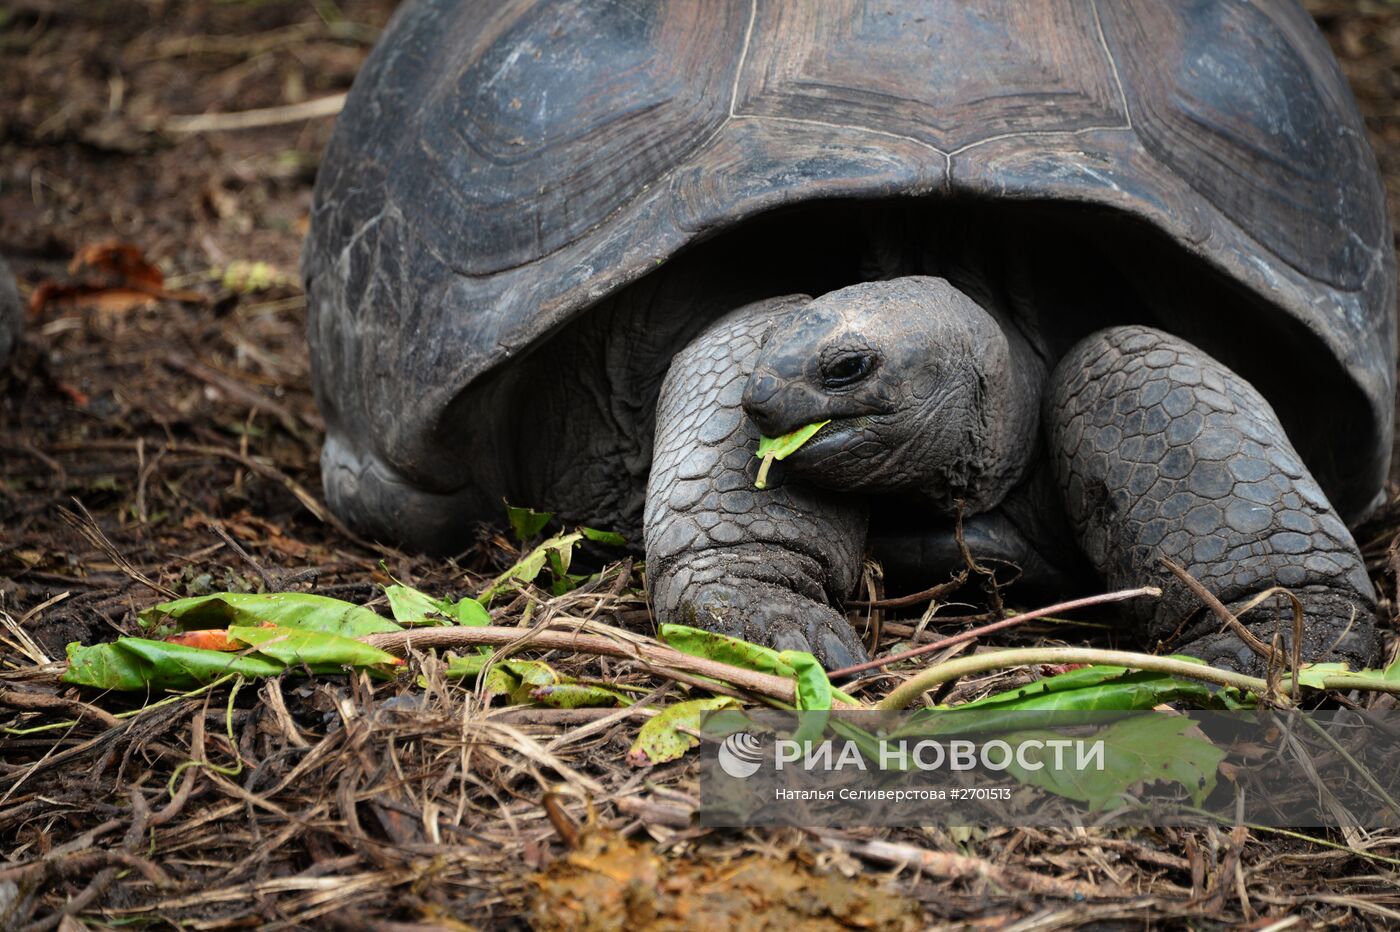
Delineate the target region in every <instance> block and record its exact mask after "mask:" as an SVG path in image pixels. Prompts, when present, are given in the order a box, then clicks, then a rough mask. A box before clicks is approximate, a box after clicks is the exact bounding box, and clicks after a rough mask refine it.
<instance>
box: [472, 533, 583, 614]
mask: <svg viewBox="0 0 1400 932" xmlns="http://www.w3.org/2000/svg"><path fill="white" fill-rule="evenodd" d="M581 540H583V534H582V533H581V532H579V531H574V532H573V533H571V534H559V535H557V536H555V537H551V538H550V539H549V540H547V541H545V542H544V543H542V544H540V545H539V546H538V547H536V548H535V549H534V550H531V551H530V552H529V553H528V554H526V555H525V558H524V559H522V560H521V561H520V562H519V563H517V564H515V565H514V566H512V567H511V568H510V569H508V570H506V571H505V572H504V573H502V574H501V575H499V576H497V577H496V578H495V579H493V580H492V581H491V584H490V585H489V586H487V587H486V588H485V589H483V590H482V592H481V596H480V597H479V598H480V601H481V602H482V603H484V604H485V603H489V602H490V601H491V599H493V598H494V597H495V596H496V595H497V594H499V593H500V592H501V591H503V590H506V589H514V588H516V587H517V586H519V585H522V584H524V583H531V582H534V581H535V577H537V576H539V575H540V571H541V570H543V569H544V567H545V563H546V561H547V560H548V558H549V554H551V553H554V554H557V555H558V557H559V565H560V566H562V567H563V572H568V569H569V561H570V560H571V559H572V558H573V553H574V546H575V545H576V544H578V542H579V541H581ZM556 572H558V571H557V570H556Z"/></svg>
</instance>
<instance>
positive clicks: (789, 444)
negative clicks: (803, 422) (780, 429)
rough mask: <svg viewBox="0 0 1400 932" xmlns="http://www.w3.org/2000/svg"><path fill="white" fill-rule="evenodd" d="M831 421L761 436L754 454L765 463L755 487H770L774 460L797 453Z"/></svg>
mask: <svg viewBox="0 0 1400 932" xmlns="http://www.w3.org/2000/svg"><path fill="white" fill-rule="evenodd" d="M830 423H831V421H830V420H825V421H817V422H816V423H815V424H808V425H807V426H806V427H799V428H797V430H795V431H793V432H792V433H790V434H783V435H782V436H781V437H759V438H758V450H757V451H756V452H755V453H754V456H757V457H758V458H759V459H761V460H763V465H762V466H760V467H758V478H757V479H755V480H754V487H755V488H759V489H766V488H767V487H768V470H769V468H770V467H772V465H773V461H774V460H783V459H787V458H788V457H789V456H791V455H792V454H794V453H796V452H797V451H798V449H799V448H800V447H801V446H802V445H803V444H804V443H806V442H807V441H808V440H811V439H812V437H813V436H815V435H816V433H817V431H819V430H821V429H822V428H823V427H825V426H826V425H828V424H830Z"/></svg>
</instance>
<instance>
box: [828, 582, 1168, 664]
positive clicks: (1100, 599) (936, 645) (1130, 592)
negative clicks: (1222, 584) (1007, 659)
mask: <svg viewBox="0 0 1400 932" xmlns="http://www.w3.org/2000/svg"><path fill="white" fill-rule="evenodd" d="M1161 594H1162V590H1161V589H1158V588H1157V587H1156V586H1143V587H1142V588H1140V589H1121V590H1119V591H1118V592H1105V593H1103V594H1101V595H1091V596H1086V597H1085V598H1082V599H1071V600H1070V601H1068V602H1059V603H1056V604H1055V605H1047V606H1046V607H1045V608H1038V609H1035V610H1034V611H1030V612H1024V613H1022V614H1020V615H1014V616H1012V617H1011V618H1007V619H1004V620H1002V621H997V622H993V623H992V624H989V625H983V626H982V627H980V628H973V629H971V630H969V631H964V632H962V633H961V634H954V635H952V636H951V637H946V638H944V639H942V640H941V641H934V642H933V643H931V644H922V645H920V646H918V647H915V648H912V649H910V650H906V651H904V652H903V653H900V654H893V655H891V656H889V657H877V658H876V659H874V660H868V661H866V662H865V663H858V664H856V665H855V666H853V667H845V668H843V669H840V670H833V671H832V672H831V673H830V674H828V675H829V676H830V677H831V678H832V679H838V678H844V677H847V676H851V675H852V674H855V673H863V672H865V671H866V670H873V669H875V668H876V667H884V666H888V665H889V664H892V663H898V662H900V661H902V660H908V659H909V658H910V657H918V656H920V655H922V654H929V653H932V652H934V651H936V650H942V649H943V648H945V647H952V646H953V645H954V644H961V643H962V642H963V641H971V640H974V639H975V638H979V637H981V636H982V635H984V634H991V633H992V632H994V631H1002V630H1005V629H1006V628H1012V627H1015V626H1016V625H1020V624H1024V623H1026V622H1028V621H1034V620H1035V619H1037V618H1044V617H1045V616H1047V615H1058V614H1060V613H1061V612H1070V611H1074V610H1075V609H1077V608H1087V607H1088V606H1090V605H1106V604H1108V603H1111V602H1125V601H1127V600H1128V599H1136V598H1139V597H1141V596H1145V595H1150V596H1153V597H1154V598H1155V597H1157V596H1160V595H1161Z"/></svg>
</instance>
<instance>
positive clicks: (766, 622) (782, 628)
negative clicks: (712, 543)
mask: <svg viewBox="0 0 1400 932" xmlns="http://www.w3.org/2000/svg"><path fill="white" fill-rule="evenodd" d="M675 614H676V615H677V616H679V618H681V619H683V620H684V623H686V624H689V625H691V626H692V627H696V628H704V629H705V630H707V631H714V632H716V633H717V634H725V635H728V636H730V637H736V638H740V639H742V640H745V641H752V642H754V643H756V644H765V645H767V646H769V647H772V648H773V649H774V650H800V651H806V652H808V653H810V654H814V655H816V658H817V659H818V660H820V661H821V663H822V665H823V666H825V667H826V668H827V669H828V670H837V669H840V668H842V667H849V666H854V665H855V664H857V663H862V662H864V661H865V660H867V659H869V658H868V656H867V655H866V652H865V647H864V646H863V645H862V644H861V642H860V639H859V638H858V637H857V636H856V633H855V630H854V629H853V628H852V627H851V626H850V624H849V623H848V622H847V621H846V618H845V616H844V615H842V614H841V613H840V612H838V611H836V610H835V609H834V608H832V607H831V606H829V605H826V604H825V603H822V602H815V601H813V600H811V599H807V598H803V597H802V596H800V595H798V594H797V593H795V592H793V591H791V590H790V589H786V588H783V587H782V586H775V585H771V584H768V583H763V582H759V581H756V580H729V581H725V582H714V583H710V584H708V585H704V586H701V587H699V588H697V589H695V590H694V591H693V592H692V593H687V594H686V595H684V596H682V597H681V602H680V605H679V607H678V611H677V612H676V613H675Z"/></svg>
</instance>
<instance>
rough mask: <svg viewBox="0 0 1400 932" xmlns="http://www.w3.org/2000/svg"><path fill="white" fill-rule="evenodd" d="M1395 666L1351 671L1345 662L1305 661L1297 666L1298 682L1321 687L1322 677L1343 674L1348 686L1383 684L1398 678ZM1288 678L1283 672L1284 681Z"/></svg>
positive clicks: (1315, 687)
mask: <svg viewBox="0 0 1400 932" xmlns="http://www.w3.org/2000/svg"><path fill="white" fill-rule="evenodd" d="M1396 666H1397V664H1391V665H1390V666H1389V667H1387V668H1386V669H1384V670H1357V671H1356V672H1354V673H1353V672H1352V671H1351V670H1349V669H1347V665H1346V664H1345V663H1305V664H1303V665H1302V666H1300V667H1299V668H1298V684H1299V685H1300V686H1311V687H1312V688H1313V689H1322V688H1323V686H1322V680H1323V678H1324V677H1329V676H1342V675H1345V676H1346V677H1347V685H1348V687H1350V688H1353V689H1364V688H1365V686H1364V685H1363V684H1364V683H1380V684H1383V683H1393V682H1395V681H1397V680H1400V670H1396ZM1288 679H1289V674H1287V673H1284V674H1283V680H1284V682H1287V681H1288ZM1353 684H1354V685H1353Z"/></svg>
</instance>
